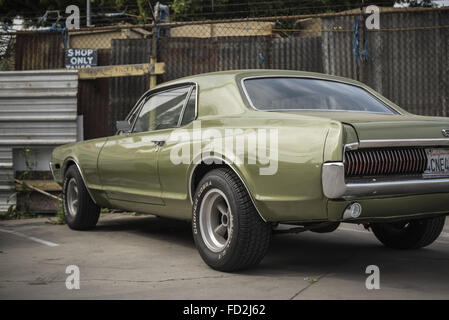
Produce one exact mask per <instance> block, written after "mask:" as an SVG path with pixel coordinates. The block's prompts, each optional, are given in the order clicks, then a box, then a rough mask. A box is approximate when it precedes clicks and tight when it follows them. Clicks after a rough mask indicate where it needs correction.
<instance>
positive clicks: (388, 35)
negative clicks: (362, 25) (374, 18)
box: [369, 11, 449, 116]
mask: <svg viewBox="0 0 449 320" xmlns="http://www.w3.org/2000/svg"><path fill="white" fill-rule="evenodd" d="M380 22H381V29H385V30H388V29H392V28H393V29H395V28H396V29H397V28H402V29H403V30H397V31H381V32H380V33H381V40H380V46H378V47H373V50H375V51H376V50H378V51H379V52H380V54H379V59H378V60H377V61H372V63H373V64H374V63H381V66H382V70H381V71H382V78H381V79H382V88H381V89H382V90H381V91H382V93H383V94H384V95H385V96H386V97H387V98H389V99H390V100H392V101H394V102H395V103H397V104H398V105H400V106H401V107H403V108H404V109H406V110H407V111H409V112H412V113H417V114H423V115H435V116H447V115H448V114H447V110H446V109H445V106H446V108H447V100H445V99H446V98H445V97H447V77H448V73H447V60H446V59H445V58H444V56H445V54H446V53H447V44H446V42H447V34H448V30H447V28H435V27H434V26H444V25H447V24H448V23H449V12H447V11H429V12H421V13H413V12H410V13H396V14H391V13H385V14H383V15H382V18H381V20H380ZM426 27H432V28H426ZM369 36H370V37H372V33H369Z"/></svg>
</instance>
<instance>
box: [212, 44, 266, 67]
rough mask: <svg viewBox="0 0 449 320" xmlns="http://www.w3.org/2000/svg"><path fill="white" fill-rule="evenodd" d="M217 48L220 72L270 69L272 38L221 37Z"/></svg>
mask: <svg viewBox="0 0 449 320" xmlns="http://www.w3.org/2000/svg"><path fill="white" fill-rule="evenodd" d="M217 46H218V48H217V70H218V71H225V70H234V69H268V68H270V64H271V63H270V61H271V49H270V48H271V37H264V36H254V37H220V38H218V39H217Z"/></svg>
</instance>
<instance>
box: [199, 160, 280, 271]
mask: <svg viewBox="0 0 449 320" xmlns="http://www.w3.org/2000/svg"><path fill="white" fill-rule="evenodd" d="M192 215H193V217H192V231H193V237H194V240H195V245H196V247H197V249H198V251H199V253H200V255H201V257H202V258H203V260H204V261H205V262H206V264H208V265H209V266H210V267H211V268H213V269H216V270H220V271H235V270H241V269H246V268H250V267H253V266H256V265H257V264H258V263H259V262H260V261H261V260H262V259H263V257H264V256H265V254H266V252H267V251H268V247H269V244H270V240H271V226H270V225H269V224H268V223H266V222H264V221H263V220H262V218H261V217H260V216H259V214H258V212H257V210H256V208H255V207H254V204H253V203H252V201H251V198H250V196H249V194H248V192H247V190H246V188H245V186H244V185H243V184H242V182H241V181H240V179H239V178H238V176H237V175H236V174H235V173H234V172H233V171H232V170H230V169H226V168H223V169H215V170H213V171H211V172H209V173H208V174H206V176H205V177H204V178H203V179H202V180H201V182H200V183H199V185H198V187H197V190H196V193H195V196H194V198H193V213H192Z"/></svg>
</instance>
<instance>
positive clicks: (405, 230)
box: [371, 216, 446, 249]
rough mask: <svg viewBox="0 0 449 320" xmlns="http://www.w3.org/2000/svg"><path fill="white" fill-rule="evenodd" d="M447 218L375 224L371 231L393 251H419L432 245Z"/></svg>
mask: <svg viewBox="0 0 449 320" xmlns="http://www.w3.org/2000/svg"><path fill="white" fill-rule="evenodd" d="M445 220H446V217H445V216H442V217H436V218H427V219H419V220H410V221H400V222H393V223H373V224H372V225H371V230H372V231H373V233H374V235H375V236H376V238H377V239H378V240H379V241H380V242H382V243H383V244H384V245H385V246H387V247H390V248H393V249H419V248H422V247H426V246H428V245H430V244H432V243H433V242H434V241H435V240H436V239H437V238H438V236H439V235H440V234H441V231H442V230H443V227H444V223H445Z"/></svg>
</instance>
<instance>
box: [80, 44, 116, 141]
mask: <svg viewBox="0 0 449 320" xmlns="http://www.w3.org/2000/svg"><path fill="white" fill-rule="evenodd" d="M110 62H111V49H98V50H97V64H98V66H108V65H109V64H110ZM109 82H110V79H96V80H80V81H79V82H78V115H82V116H83V135H84V139H85V140H87V139H94V138H100V137H105V136H108V135H109V131H108V113H109Z"/></svg>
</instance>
